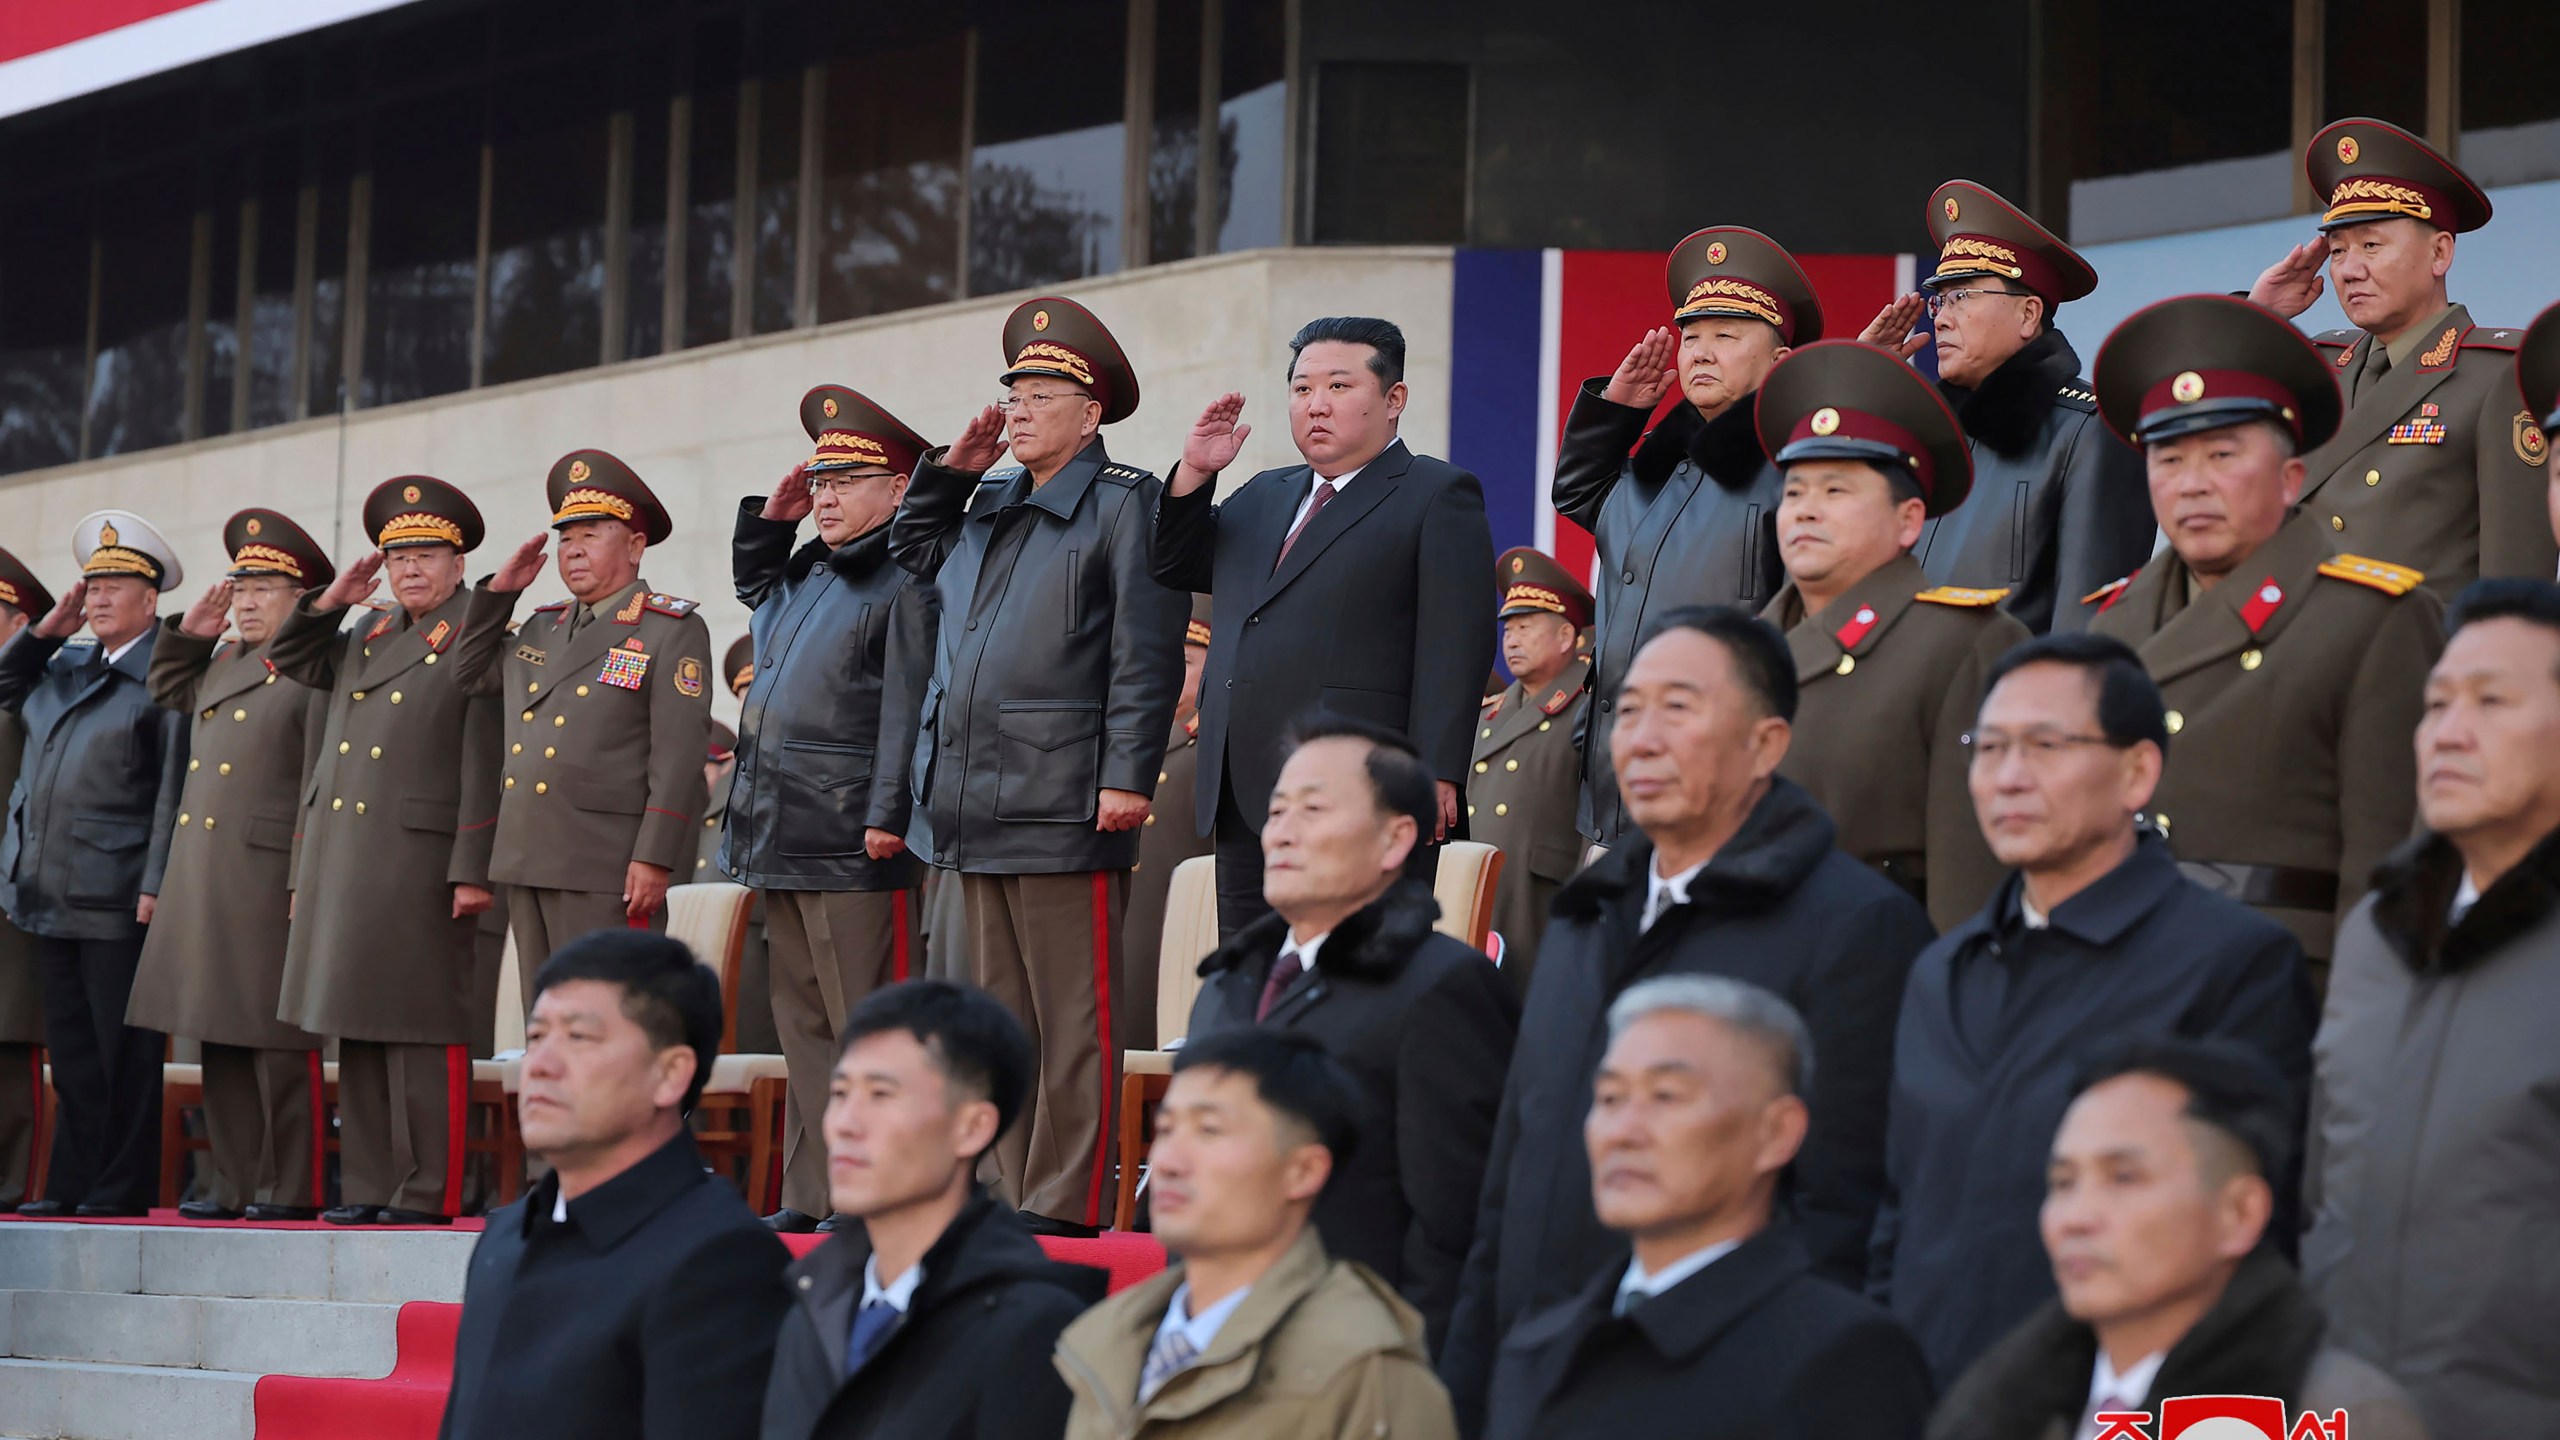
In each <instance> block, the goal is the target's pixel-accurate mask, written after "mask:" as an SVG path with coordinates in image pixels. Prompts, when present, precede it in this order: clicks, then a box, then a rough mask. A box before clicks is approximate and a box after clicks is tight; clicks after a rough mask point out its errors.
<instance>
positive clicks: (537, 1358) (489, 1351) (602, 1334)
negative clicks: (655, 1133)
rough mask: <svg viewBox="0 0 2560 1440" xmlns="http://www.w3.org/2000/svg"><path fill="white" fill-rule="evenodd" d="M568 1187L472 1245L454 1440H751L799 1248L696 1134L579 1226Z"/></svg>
mask: <svg viewBox="0 0 2560 1440" xmlns="http://www.w3.org/2000/svg"><path fill="white" fill-rule="evenodd" d="M559 1187H560V1181H559V1177H558V1176H556V1175H555V1176H546V1177H544V1179H543V1181H542V1182H541V1183H540V1184H538V1185H536V1186H534V1187H533V1189H532V1190H531V1191H529V1192H527V1193H526V1195H525V1197H524V1198H523V1199H522V1200H519V1201H517V1202H516V1203H515V1204H513V1205H509V1206H506V1207H504V1208H502V1209H499V1210H494V1211H492V1212H490V1215H489V1226H488V1228H487V1229H486V1230H483V1231H482V1232H481V1233H480V1243H479V1244H478V1245H476V1246H474V1247H472V1251H471V1269H470V1272H469V1278H468V1279H467V1280H466V1281H465V1282H464V1285H463V1292H462V1327H461V1330H460V1331H459V1333H458V1334H457V1335H456V1336H455V1338H454V1356H453V1389H452V1393H451V1394H450V1395H449V1396H448V1397H447V1399H446V1401H445V1412H444V1428H443V1430H442V1431H441V1432H439V1433H440V1435H441V1437H442V1440H518V1437H523V1436H534V1435H538V1436H541V1437H543V1440H752V1437H753V1436H754V1435H755V1434H756V1433H757V1432H756V1427H757V1421H758V1417H759V1415H760V1414H761V1413H762V1411H763V1409H764V1387H765V1377H766V1375H767V1374H768V1373H769V1372H770V1371H771V1370H772V1368H773V1337H774V1332H775V1330H776V1329H778V1328H779V1327H780V1325H781V1323H782V1317H783V1314H784V1312H786V1311H788V1310H789V1309H790V1308H791V1292H790V1291H788V1290H786V1289H785V1288H784V1287H783V1283H782V1272H783V1267H785V1266H786V1265H788V1264H789V1263H790V1261H791V1252H789V1251H787V1250H785V1249H783V1248H782V1242H781V1241H779V1240H777V1239H775V1238H774V1236H773V1232H772V1231H770V1230H768V1229H766V1228H765V1227H764V1225H763V1223H762V1222H760V1221H758V1220H757V1219H756V1217H755V1212H753V1211H751V1210H749V1209H748V1208H747V1206H746V1202H745V1201H743V1200H741V1199H739V1198H738V1191H737V1189H736V1187H735V1186H732V1185H731V1184H730V1183H729V1182H728V1181H727V1180H726V1179H723V1178H720V1177H718V1176H714V1175H711V1174H708V1173H706V1172H705V1171H704V1170H703V1168H702V1152H701V1151H700V1150H698V1149H696V1148H694V1143H693V1137H692V1136H691V1135H678V1136H676V1138H674V1139H673V1140H670V1141H668V1142H667V1143H666V1144H665V1145H663V1146H661V1147H660V1148H659V1149H658V1150H657V1151H656V1152H655V1153H653V1154H651V1155H650V1156H649V1158H648V1159H646V1160H643V1161H641V1162H640V1163H639V1164H637V1165H634V1166H632V1167H631V1168H630V1169H628V1170H625V1171H623V1172H622V1173H621V1174H619V1175H617V1176H615V1177H614V1178H612V1179H611V1180H608V1181H606V1182H605V1183H603V1184H602V1185H599V1186H597V1187H596V1188H595V1189H593V1190H590V1191H588V1192H587V1193H586V1194H584V1195H581V1196H579V1197H578V1198H577V1199H575V1200H572V1201H570V1202H569V1223H568V1224H566V1225H560V1224H556V1223H554V1222H553V1221H552V1219H551V1208H552V1203H553V1201H554V1200H555V1199H556V1198H557V1197H558V1195H559V1193H560V1188H559Z"/></svg>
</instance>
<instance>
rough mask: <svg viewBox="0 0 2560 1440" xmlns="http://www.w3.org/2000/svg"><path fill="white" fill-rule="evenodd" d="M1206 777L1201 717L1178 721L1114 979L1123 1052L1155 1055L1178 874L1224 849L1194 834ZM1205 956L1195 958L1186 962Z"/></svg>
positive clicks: (1132, 881) (1144, 840)
mask: <svg viewBox="0 0 2560 1440" xmlns="http://www.w3.org/2000/svg"><path fill="white" fill-rule="evenodd" d="M1199 775H1200V717H1199V716H1197V715H1194V716H1192V717H1191V718H1190V719H1188V720H1179V721H1176V722H1174V727H1173V738H1172V739H1171V740H1169V741H1168V742H1167V743H1166V745H1165V751H1164V768H1163V769H1162V770H1159V771H1157V772H1156V801H1155V808H1154V809H1153V810H1150V811H1148V812H1147V824H1146V828H1145V829H1144V830H1143V831H1141V832H1140V833H1139V835H1138V864H1137V868H1135V869H1133V870H1131V871H1130V872H1129V914H1128V918H1127V919H1126V920H1125V921H1123V922H1122V926H1121V928H1122V929H1123V930H1124V931H1126V932H1127V934H1128V937H1129V939H1128V942H1127V943H1126V944H1124V945H1122V946H1121V947H1120V951H1121V959H1122V962H1123V963H1122V964H1121V966H1120V969H1119V971H1118V972H1117V973H1116V974H1114V975H1113V976H1112V977H1111V1040H1112V1043H1113V1044H1116V1045H1118V1046H1119V1047H1120V1048H1121V1049H1123V1050H1153V1049H1155V1048H1156V1046H1157V1045H1158V1044H1159V1043H1161V1041H1162V1039H1163V1037H1162V1036H1160V1035H1158V1034H1157V1033H1156V992H1157V989H1158V987H1159V985H1160V984H1161V983H1162V978H1163V973H1164V912H1165V905H1166V903H1167V901H1168V899H1169V898H1170V897H1171V895H1172V894H1173V872H1174V870H1175V868H1176V867H1177V866H1179V865H1181V864H1182V862H1183V861H1185V860H1189V859H1191V858H1192V857H1194V856H1198V855H1214V854H1216V853H1218V847H1217V844H1216V842H1214V841H1212V840H1211V839H1210V838H1209V837H1208V836H1206V835H1200V834H1195V833H1193V821H1192V797H1193V794H1194V793H1195V792H1194V788H1193V787H1194V786H1195V785H1196V784H1197V783H1198V781H1199ZM1202 958H1203V957H1201V956H1198V955H1188V956H1184V957H1183V963H1185V964H1196V963H1198V962H1199V961H1200V960H1201V959H1202Z"/></svg>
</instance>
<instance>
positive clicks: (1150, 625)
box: [889, 438, 1191, 875]
mask: <svg viewBox="0 0 2560 1440" xmlns="http://www.w3.org/2000/svg"><path fill="white" fill-rule="evenodd" d="M943 453H944V452H943V451H941V450H931V451H927V452H926V453H925V457H924V458H923V459H922V460H920V461H918V462H917V463H916V469H915V477H914V479H913V481H912V482H911V483H910V485H909V486H908V489H907V498H906V501H905V503H903V504H901V505H900V506H899V507H898V517H897V518H896V519H895V520H893V521H891V522H890V523H889V554H890V556H891V557H892V558H894V559H895V560H896V561H897V562H898V563H899V564H900V565H902V566H904V567H905V568H907V569H908V570H910V571H913V572H914V573H915V574H917V575H919V576H922V577H924V578H925V579H926V580H929V581H931V582H933V585H934V588H935V589H936V590H937V591H938V592H939V594H940V599H941V622H940V627H939V633H938V634H937V635H936V637H935V643H934V646H933V667H932V678H931V679H930V680H929V681H928V682H927V683H926V686H925V692H924V700H923V704H922V707H921V713H920V714H919V716H918V724H919V726H920V728H921V733H920V734H919V735H918V736H917V738H916V746H915V751H914V761H915V764H914V771H913V781H914V794H915V797H916V800H917V802H918V808H919V809H920V810H921V811H922V812H923V813H922V815H921V817H920V818H921V820H922V824H921V826H919V827H916V828H914V830H913V832H912V833H913V834H914V835H916V836H918V837H921V838H923V839H925V841H926V842H927V843H929V844H930V845H931V847H932V850H931V853H930V854H929V855H928V856H927V857H926V858H928V859H930V860H931V861H932V862H933V863H934V864H936V865H939V866H941V867H943V868H944V869H946V870H961V871H967V872H971V873H974V874H1001V875H1046V874H1072V873H1076V872H1080V871H1087V870H1126V869H1128V868H1129V867H1130V866H1132V865H1135V864H1136V863H1138V832H1137V830H1136V829H1134V828H1133V829H1129V830H1123V831H1120V832H1118V833H1116V834H1105V833H1103V832H1101V831H1098V830H1096V829H1094V816H1095V813H1096V808H1097V806H1098V805H1099V804H1100V798H1101V797H1100V792H1101V791H1103V790H1128V791H1132V792H1135V793H1137V794H1140V795H1150V796H1151V795H1153V794H1155V789H1156V774H1157V772H1158V770H1159V769H1160V768H1161V766H1162V764H1163V761H1164V746H1165V736H1166V735H1167V734H1168V733H1169V732H1170V731H1171V730H1172V728H1173V705H1174V700H1175V698H1176V697H1177V696H1178V695H1179V694H1180V693H1181V690H1182V630H1183V626H1184V624H1185V623H1186V622H1187V621H1188V620H1189V619H1190V614H1191V606H1190V601H1189V600H1188V599H1187V598H1186V597H1185V596H1183V595H1182V594H1181V593H1180V592H1178V591H1173V590H1168V589H1166V588H1165V587H1163V586H1162V585H1159V584H1157V583H1156V582H1155V579H1154V577H1152V576H1151V575H1149V574H1148V573H1147V546H1148V539H1149V535H1150V533H1151V531H1152V530H1153V527H1154V523H1155V513H1156V501H1157V499H1158V497H1160V496H1161V495H1162V494H1163V493H1164V482H1163V481H1161V480H1158V479H1157V478H1156V477H1155V476H1153V475H1150V474H1148V473H1147V472H1146V471H1144V470H1139V469H1135V468H1132V467H1130V466H1127V465H1119V464H1115V463H1113V462H1112V459H1111V457H1110V456H1109V455H1107V454H1105V453H1104V452H1103V448H1102V441H1101V440H1100V439H1099V438H1096V439H1095V440H1094V441H1093V442H1092V443H1091V444H1088V445H1086V446H1085V448H1084V450H1083V452H1082V453H1081V454H1079V455H1077V456H1076V458H1074V459H1073V460H1070V461H1068V462H1067V465H1066V468H1065V469H1063V470H1060V471H1059V472H1058V473H1057V474H1056V475H1054V476H1052V477H1050V479H1049V482H1048V483H1047V484H1045V485H1039V486H1034V485H1033V484H1032V483H1031V476H1030V475H1029V473H1028V472H1026V471H1024V470H1023V469H1022V467H1021V466H1019V465H1010V466H1007V467H1005V468H1003V469H1001V470H994V471H990V472H988V473H987V474H986V475H983V476H978V475H969V474H964V473H962V472H960V471H956V470H949V469H945V468H944V467H943V465H942V463H941V462H942V459H943Z"/></svg>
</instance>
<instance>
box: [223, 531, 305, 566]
mask: <svg viewBox="0 0 2560 1440" xmlns="http://www.w3.org/2000/svg"><path fill="white" fill-rule="evenodd" d="M253 523H254V522H253ZM231 567H232V568H233V569H235V570H250V569H258V570H274V571H277V572H279V573H281V574H283V575H286V576H289V577H291V578H292V579H295V580H299V579H301V578H302V562H301V561H299V560H296V559H294V558H293V557H292V556H291V555H288V554H286V553H285V552H284V551H282V550H279V549H277V548H276V547H274V546H273V545H243V546H241V547H240V549H239V552H238V553H237V554H235V555H233V556H232V557H231Z"/></svg>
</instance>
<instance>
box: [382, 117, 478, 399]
mask: <svg viewBox="0 0 2560 1440" xmlns="http://www.w3.org/2000/svg"><path fill="white" fill-rule="evenodd" d="M481 134H482V129H481V123H480V96H479V93H478V91H477V90H476V89H472V90H460V91H446V92H444V93H442V94H438V95H433V96H428V97H425V98H423V99H419V100H413V101H409V102H406V103H404V104H399V105H392V106H385V107H384V108H383V109H382V110H380V111H378V112H377V113H376V116H375V119H374V136H375V148H374V159H373V167H372V169H373V214H372V221H371V225H370V227H369V229H368V234H369V236H370V237H371V248H370V252H369V254H368V256H367V259H366V269H365V297H364V393H363V394H362V396H360V397H359V403H360V404H362V405H364V406H374V405H393V404H397V403H399V402H401V401H403V400H417V399H423V398H424V397H426V396H429V395H446V394H451V393H452V392H454V391H456V390H462V389H466V388H468V387H469V386H470V384H471V302H472V282H473V277H474V272H475V269H476V261H477V259H478V254H479V247H480V136H481Z"/></svg>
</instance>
